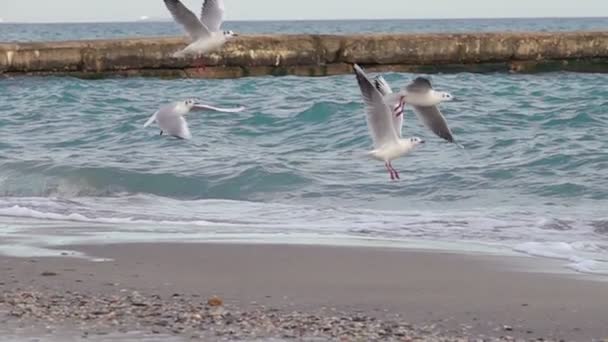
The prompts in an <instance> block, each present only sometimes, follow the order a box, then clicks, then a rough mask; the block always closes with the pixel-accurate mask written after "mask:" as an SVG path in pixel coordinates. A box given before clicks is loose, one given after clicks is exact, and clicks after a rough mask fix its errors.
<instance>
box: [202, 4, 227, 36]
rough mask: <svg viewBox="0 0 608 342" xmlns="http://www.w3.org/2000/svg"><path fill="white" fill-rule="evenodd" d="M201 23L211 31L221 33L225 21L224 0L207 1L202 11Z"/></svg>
mask: <svg viewBox="0 0 608 342" xmlns="http://www.w3.org/2000/svg"><path fill="white" fill-rule="evenodd" d="M201 21H202V22H203V24H204V25H205V26H207V28H209V31H211V32H219V31H220V27H222V22H223V21H224V0H205V2H204V3H203V8H202V11H201Z"/></svg>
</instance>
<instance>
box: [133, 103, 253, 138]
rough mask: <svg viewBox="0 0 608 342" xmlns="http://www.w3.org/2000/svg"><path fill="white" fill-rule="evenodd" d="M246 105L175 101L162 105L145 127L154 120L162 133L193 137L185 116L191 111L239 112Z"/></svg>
mask: <svg viewBox="0 0 608 342" xmlns="http://www.w3.org/2000/svg"><path fill="white" fill-rule="evenodd" d="M244 109H245V108H244V107H235V108H219V107H214V106H209V105H205V104H201V103H197V102H196V101H194V100H192V99H189V100H186V101H179V102H173V103H170V104H168V105H165V106H162V107H161V108H160V109H159V110H158V111H157V112H156V113H154V114H153V115H152V116H151V117H150V119H148V121H147V122H146V123H145V124H144V128H145V127H148V126H150V125H151V124H152V123H153V122H155V121H156V122H157V123H158V126H159V127H160V129H161V131H160V135H163V134H167V135H171V136H174V137H177V138H180V139H185V140H188V139H191V138H192V134H191V133H190V129H189V128H188V123H187V122H186V119H185V118H184V116H185V115H186V114H188V113H190V112H191V111H193V110H194V111H204V110H208V111H215V112H223V113H238V112H241V111H243V110H244Z"/></svg>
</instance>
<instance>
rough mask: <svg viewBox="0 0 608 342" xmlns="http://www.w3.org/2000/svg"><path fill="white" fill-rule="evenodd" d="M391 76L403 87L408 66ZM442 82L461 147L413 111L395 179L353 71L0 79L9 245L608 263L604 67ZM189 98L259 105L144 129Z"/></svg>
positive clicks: (4, 239) (579, 265)
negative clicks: (323, 248) (413, 144)
mask: <svg viewBox="0 0 608 342" xmlns="http://www.w3.org/2000/svg"><path fill="white" fill-rule="evenodd" d="M145 25H148V24H145ZM145 25H144V26H145ZM150 25H152V24H150ZM2 28H4V26H2ZM68 31H69V32H67V31H66V32H64V35H68V34H74V33H75V32H77V31H82V30H68ZM0 32H2V34H5V32H6V31H4V30H3V29H2V30H0ZM33 39H38V38H33ZM385 76H386V78H387V80H388V81H389V82H391V83H392V84H393V85H394V86H395V87H398V86H400V85H403V84H405V83H406V82H407V81H408V80H410V79H411V78H412V77H413V76H414V75H411V74H401V73H389V74H386V75H385ZM432 79H433V81H434V83H435V84H436V86H437V87H438V88H441V89H445V90H448V91H451V92H452V93H454V94H455V95H456V96H457V97H459V98H461V99H463V101H461V102H454V103H449V104H445V105H443V106H442V109H443V110H444V112H445V114H446V116H447V118H448V120H449V122H450V123H451V125H452V127H453V130H454V133H455V135H456V137H457V138H458V139H459V141H460V142H461V143H462V144H463V145H464V146H465V147H466V149H465V150H464V151H463V150H461V149H459V148H457V147H455V146H453V145H449V144H446V143H443V142H442V141H441V140H440V139H439V138H436V137H434V136H433V135H432V134H431V133H429V132H428V131H427V130H425V129H424V128H422V127H421V126H420V124H419V123H418V122H417V121H416V119H415V118H414V117H413V115H412V114H411V112H408V114H407V120H406V124H407V126H406V128H405V129H404V134H405V135H407V136H411V135H417V136H421V137H424V138H425V139H426V140H427V144H426V145H425V146H423V147H421V148H420V149H419V150H417V151H416V152H415V153H413V154H411V155H410V156H408V157H406V158H403V159H400V160H398V161H396V162H395V163H394V165H395V167H396V168H397V169H398V170H400V171H401V175H402V180H401V181H400V182H391V181H390V180H389V178H388V174H387V173H386V171H385V169H384V167H383V166H382V165H381V163H378V162H375V161H371V160H368V159H366V158H365V157H364V156H363V153H364V152H365V151H367V150H369V149H370V146H371V140H370V138H369V136H368V132H367V127H366V123H365V120H364V117H365V116H364V113H363V107H362V101H361V95H360V93H359V90H358V87H357V85H356V82H355V80H354V78H353V76H352V75H343V76H335V77H323V78H307V77H280V78H273V77H260V78H243V79H235V80H160V79H143V78H130V79H107V80H79V79H74V78H53V77H49V78H10V79H9V78H6V79H0V137H1V138H0V251H2V252H4V253H10V254H15V255H32V254H36V255H45V254H53V253H54V254H56V252H51V251H49V250H47V249H45V247H47V246H61V245H66V244H73V243H82V242H90V243H109V242H121V241H122V242H126V241H244V242H253V241H265V242H282V243H314V244H374V245H378V244H379V245H397V246H418V247H421V246H422V247H429V248H447V249H453V250H465V251H473V250H474V251H491V252H498V253H513V252H517V253H527V254H530V255H537V256H545V257H556V258H561V259H564V264H565V265H567V266H569V267H571V268H574V269H577V270H579V271H582V272H598V273H608V211H607V209H606V208H608V177H607V175H606V170H607V169H608V134H607V132H608V75H605V74H576V73H547V74H540V75H511V74H469V73H460V74H450V75H433V76H432ZM186 97H199V98H201V99H204V100H206V101H208V102H210V103H214V104H218V105H230V104H243V105H245V106H247V107H248V110H247V111H245V112H244V113H240V114H219V113H203V114H201V113H198V114H192V115H191V116H190V117H189V122H190V126H191V130H192V132H193V135H194V139H193V140H192V141H188V142H184V141H180V140H176V139H172V138H168V137H160V136H159V135H158V130H157V129H156V128H148V129H143V128H142V125H143V123H144V122H145V121H146V120H147V119H148V117H149V116H150V115H151V114H152V113H153V112H154V111H155V110H156V109H157V108H158V107H159V106H160V105H162V104H164V103H165V102H166V101H171V100H179V99H183V98H186Z"/></svg>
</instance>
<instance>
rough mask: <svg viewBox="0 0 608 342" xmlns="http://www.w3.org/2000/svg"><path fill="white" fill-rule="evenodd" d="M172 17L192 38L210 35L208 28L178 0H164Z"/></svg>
mask: <svg viewBox="0 0 608 342" xmlns="http://www.w3.org/2000/svg"><path fill="white" fill-rule="evenodd" d="M164 1H165V5H166V6H167V9H168V10H169V12H171V15H172V16H173V19H175V21H176V22H178V23H179V24H181V25H182V26H183V27H184V29H185V30H186V32H187V33H188V35H189V36H190V37H191V38H192V39H193V40H198V39H201V38H204V37H207V36H209V35H211V32H210V31H209V29H208V28H207V27H206V26H205V24H203V23H202V22H201V21H200V20H199V19H198V18H197V17H196V15H195V14H194V13H192V11H190V10H189V9H188V8H187V7H186V6H184V4H182V3H181V2H180V1H179V0H164Z"/></svg>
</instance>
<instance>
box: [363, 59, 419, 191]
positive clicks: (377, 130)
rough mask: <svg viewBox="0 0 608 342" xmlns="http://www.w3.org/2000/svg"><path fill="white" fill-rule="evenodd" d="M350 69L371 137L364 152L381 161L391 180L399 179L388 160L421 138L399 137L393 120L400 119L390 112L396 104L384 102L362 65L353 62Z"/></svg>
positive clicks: (407, 151) (398, 121) (400, 154)
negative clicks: (372, 142)
mask: <svg viewBox="0 0 608 342" xmlns="http://www.w3.org/2000/svg"><path fill="white" fill-rule="evenodd" d="M353 69H354V71H355V74H356V76H357V83H358V84H359V88H360V89H361V95H362V96H363V101H364V102H365V109H366V112H367V125H368V127H369V130H370V133H371V136H372V139H373V141H374V149H373V150H372V151H370V152H368V153H367V154H368V155H369V156H370V157H371V158H373V159H376V160H378V161H382V162H384V166H385V167H386V169H387V170H388V172H389V174H390V177H391V179H392V180H394V179H399V172H397V170H395V168H394V167H393V166H392V164H391V162H392V161H393V160H395V159H397V158H399V157H402V156H404V155H406V154H408V153H410V152H411V151H412V150H413V149H414V148H416V147H417V146H418V145H420V144H423V143H424V140H422V139H420V138H418V137H413V138H407V139H403V138H401V127H397V126H396V124H398V125H401V124H402V123H403V120H402V118H401V119H399V118H396V117H395V115H394V114H393V113H394V112H395V110H396V109H395V107H389V106H387V105H386V103H385V102H384V101H383V95H382V93H381V92H380V91H379V90H378V89H377V88H376V87H375V86H374V84H372V82H371V81H370V80H369V78H367V76H366V75H365V72H364V71H363V69H361V67H359V66H358V65H357V64H354V65H353Z"/></svg>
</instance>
